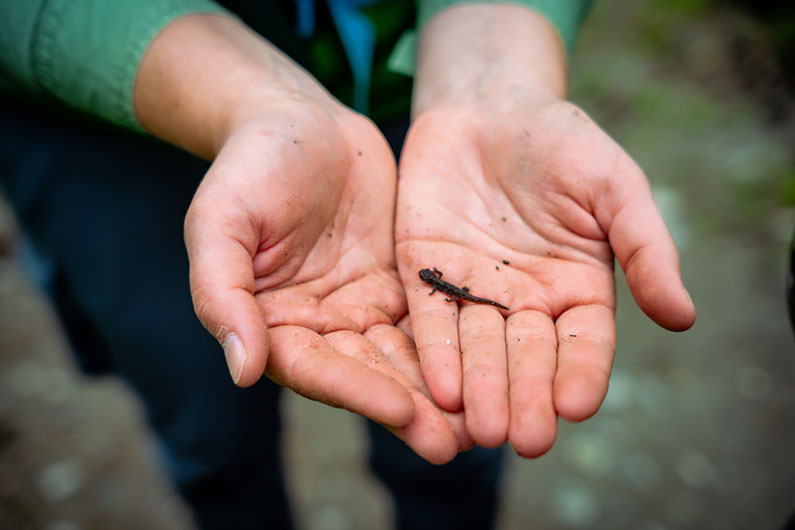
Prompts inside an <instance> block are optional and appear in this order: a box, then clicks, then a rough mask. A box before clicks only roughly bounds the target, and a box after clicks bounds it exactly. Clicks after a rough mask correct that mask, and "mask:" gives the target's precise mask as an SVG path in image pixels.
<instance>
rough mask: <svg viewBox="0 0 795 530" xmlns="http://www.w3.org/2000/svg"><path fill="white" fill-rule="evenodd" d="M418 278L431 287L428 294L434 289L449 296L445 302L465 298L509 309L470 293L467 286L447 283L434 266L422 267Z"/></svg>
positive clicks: (433, 291) (477, 302) (469, 300)
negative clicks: (431, 267)
mask: <svg viewBox="0 0 795 530" xmlns="http://www.w3.org/2000/svg"><path fill="white" fill-rule="evenodd" d="M420 279H421V280H422V281H424V282H425V283H427V284H429V285H431V287H433V289H431V292H430V293H428V296H430V295H432V294H433V293H435V292H436V291H441V292H443V293H444V294H446V295H447V296H449V297H450V298H445V299H444V301H445V302H455V301H457V300H466V301H467V302H475V303H476V304H489V305H493V306H494V307H499V308H500V309H504V310H506V311H510V309H508V308H507V307H505V306H504V305H502V304H500V303H497V302H495V301H494V300H489V299H488V298H481V297H479V296H475V295H473V294H470V292H469V287H456V286H455V285H453V284H452V283H447V282H446V281H444V280H442V271H440V270H439V269H437V268H436V267H434V268H433V270H431V269H422V270H421V271H420Z"/></svg>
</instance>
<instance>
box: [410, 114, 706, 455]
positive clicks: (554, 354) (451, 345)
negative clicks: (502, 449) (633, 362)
mask: <svg viewBox="0 0 795 530" xmlns="http://www.w3.org/2000/svg"><path fill="white" fill-rule="evenodd" d="M396 240H397V257H398V268H399V270H400V276H401V279H402V280H403V283H404V286H405V287H406V290H407V297H408V303H409V312H410V315H411V323H412V327H413V331H414V338H415V341H416V343H417V347H418V350H419V356H420V360H421V365H422V371H423V374H424V375H425V379H426V381H427V383H428V386H429V388H430V391H431V394H432V395H433V397H434V398H435V399H436V401H437V402H438V403H439V404H440V405H441V406H442V407H443V408H445V409H447V410H459V409H460V408H461V407H462V406H463V408H464V409H465V411H466V424H467V428H468V430H469V432H470V434H471V435H472V437H473V439H474V440H475V441H476V442H478V443H480V444H482V445H486V446H496V445H499V444H501V443H503V442H504V441H505V440H506V439H509V440H510V442H511V444H512V445H513V446H514V448H515V449H516V450H517V451H518V452H519V453H520V454H523V455H526V456H536V455H539V454H542V453H543V452H545V451H546V450H547V449H548V448H549V447H550V446H551V445H552V443H553V442H554V439H555V436H556V420H557V416H558V415H561V416H563V417H564V418H566V419H568V420H572V421H579V420H582V419H585V418H587V417H589V416H591V415H592V414H594V413H595V412H596V411H597V410H598V408H599V406H600V404H601V402H602V400H603V398H604V396H605V393H606V391H607V384H608V379H609V375H610V370H611V367H612V360H613V353H614V350H615V330H614V327H615V325H614V309H615V295H614V280H613V253H615V255H616V257H617V258H618V260H619V262H620V263H621V266H622V267H623V268H624V270H625V271H626V273H627V279H628V282H629V284H630V287H631V289H632V292H633V294H634V296H635V298H636V300H637V302H638V304H639V305H640V307H641V308H642V309H643V310H644V311H645V312H646V313H647V314H648V315H649V316H650V317H651V318H652V319H654V320H655V321H656V322H658V323H659V324H661V325H663V326H665V327H667V328H669V329H685V328H687V327H689V326H690V325H691V324H692V321H693V319H694V311H693V308H692V304H691V302H690V300H689V298H688V296H687V294H686V292H685V290H684V288H683V286H682V284H681V279H680V276H679V266H678V256H677V253H676V249H675V247H674V245H673V243H672V241H671V238H670V235H669V234H668V231H667V229H666V227H665V225H664V223H663V221H662V219H661V217H660V215H659V213H658V212H657V209H656V207H655V206H654V202H653V199H652V195H651V192H650V189H649V186H648V183H647V181H646V179H645V177H644V176H643V173H642V172H641V171H640V170H639V169H638V168H637V166H636V165H635V164H634V163H633V162H632V161H631V159H630V158H629V157H628V156H627V155H626V154H625V153H624V152H623V151H622V150H621V149H620V147H619V146H618V145H616V144H615V143H614V142H613V141H612V140H611V139H610V138H609V137H608V136H607V135H605V134H604V133H603V132H602V131H601V130H600V129H599V128H598V127H597V126H596V125H595V124H594V123H593V122H592V121H591V120H590V119H589V118H587V116H585V114H584V113H583V112H582V111H580V110H579V109H577V108H576V107H575V106H573V105H570V104H568V103H565V102H561V101H553V102H548V103H543V104H538V103H531V102H523V101H510V102H506V103H505V104H504V106H503V108H497V109H495V108H493V107H492V108H489V109H488V110H485V109H484V110H482V111H481V110H479V109H477V108H472V107H467V108H456V107H442V108H438V109H434V110H432V111H429V112H427V113H425V114H424V115H422V116H420V117H419V119H417V120H416V122H415V123H414V125H413V126H412V130H411V131H410V133H409V137H408V139H407V142H406V147H405V149H404V153H403V157H402V159H401V166H400V186H399V194H398V211H397V223H396ZM431 267H436V268H438V269H439V270H441V271H442V272H443V273H444V276H443V279H444V280H446V281H448V282H450V283H452V284H454V285H456V286H458V287H464V286H466V287H468V288H469V289H470V292H471V293H472V294H474V295H476V296H479V297H484V298H488V299H492V300H495V301H497V302H498V303H500V304H502V305H505V306H508V307H509V310H508V311H505V310H500V309H497V308H496V307H493V306H491V305H479V304H473V303H469V302H463V303H461V304H460V308H459V306H458V305H457V304H453V303H449V302H446V301H445V296H444V295H442V294H441V293H437V294H434V295H433V296H428V294H429V293H430V291H431V287H430V286H429V285H426V284H425V283H423V282H422V280H421V279H420V278H419V276H418V271H419V270H420V269H423V268H431Z"/></svg>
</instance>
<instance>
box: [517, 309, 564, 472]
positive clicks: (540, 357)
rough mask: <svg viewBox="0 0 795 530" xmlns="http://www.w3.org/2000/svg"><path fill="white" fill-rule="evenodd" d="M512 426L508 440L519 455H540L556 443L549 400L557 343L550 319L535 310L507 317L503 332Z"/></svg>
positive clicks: (555, 362)
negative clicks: (506, 352)
mask: <svg viewBox="0 0 795 530" xmlns="http://www.w3.org/2000/svg"><path fill="white" fill-rule="evenodd" d="M505 343H506V345H507V351H508V376H509V393H510V410H511V423H510V427H509V431H508V438H509V440H510V442H511V446H512V447H513V448H514V450H515V451H516V452H517V453H518V454H520V455H521V456H524V457H527V458H535V457H538V456H541V455H543V454H544V453H546V452H547V451H549V449H550V448H551V447H552V444H553V443H555V438H556V436H557V420H558V415H557V413H556V412H555V405H554V402H553V399H552V381H553V378H554V377H555V369H556V366H557V346H558V340H557V336H556V331H555V324H554V323H553V322H552V319H551V318H550V317H549V316H548V315H545V314H543V313H540V312H538V311H521V312H519V313H516V314H513V315H511V316H510V317H508V321H507V322H506V330H505Z"/></svg>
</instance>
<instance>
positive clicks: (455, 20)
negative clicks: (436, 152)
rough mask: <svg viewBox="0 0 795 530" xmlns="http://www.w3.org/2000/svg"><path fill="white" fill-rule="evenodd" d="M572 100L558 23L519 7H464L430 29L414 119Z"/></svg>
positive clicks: (424, 39) (421, 56) (422, 44)
mask: <svg viewBox="0 0 795 530" xmlns="http://www.w3.org/2000/svg"><path fill="white" fill-rule="evenodd" d="M565 97H566V52H565V47H564V44H563V41H562V40H561V38H560V35H559V34H558V32H557V30H556V29H555V28H554V26H552V24H551V23H550V22H549V21H548V20H547V19H546V18H544V17H543V16H542V15H540V14H539V13H537V12H535V11H533V10H532V9H528V8H525V7H522V6H516V5H508V4H501V5H462V6H456V7H452V8H448V9H445V10H444V11H442V12H440V13H439V14H438V15H437V16H435V17H434V18H433V19H431V21H430V22H429V23H428V24H427V25H426V26H425V28H424V29H423V32H422V34H421V35H420V41H419V47H418V61H417V74H416V76H415V87H414V101H413V108H412V111H413V115H414V116H415V117H416V116H417V115H419V114H421V113H423V112H425V111H427V110H431V109H433V108H438V107H440V106H461V105H470V106H471V105H473V104H475V105H482V104H484V103H487V102H488V104H494V102H501V101H506V100H510V101H515V100H517V99H521V100H526V99H528V98H529V99H531V100H537V101H550V100H556V99H564V98H565Z"/></svg>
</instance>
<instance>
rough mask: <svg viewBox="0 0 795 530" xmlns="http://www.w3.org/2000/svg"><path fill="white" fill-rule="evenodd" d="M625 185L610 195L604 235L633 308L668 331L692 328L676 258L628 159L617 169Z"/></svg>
mask: <svg viewBox="0 0 795 530" xmlns="http://www.w3.org/2000/svg"><path fill="white" fill-rule="evenodd" d="M618 171H619V172H620V173H622V175H619V177H624V178H623V179H622V180H625V181H626V183H627V184H623V186H624V188H623V189H624V190H625V191H623V192H614V193H613V194H612V197H611V198H612V199H613V201H614V203H613V204H612V205H611V207H612V208H611V209H612V210H613V212H612V215H611V220H610V222H609V228H608V237H609V239H610V245H611V246H612V248H613V252H614V253H615V255H616V258H617V259H618V262H619V263H620V264H621V268H623V269H624V272H625V274H626V276H627V283H628V284H629V288H630V290H631V291H632V296H633V297H634V298H635V301H636V302H637V303H638V306H639V307H640V308H641V309H642V310H643V311H644V312H645V313H646V314H647V315H648V316H649V317H650V318H651V319H652V320H654V321H655V322H657V323H658V324H659V325H661V326H663V327H664V328H666V329H670V330H672V331H682V330H685V329H688V328H689V327H690V326H692V325H693V322H694V321H695V318H696V313H695V308H694V307H693V302H692V300H691V299H690V296H689V295H688V294H687V290H686V289H685V287H684V284H683V283H682V276H681V273H680V270H679V254H678V252H677V251H676V246H675V245H674V242H673V239H671V234H670V233H669V232H668V228H667V227H666V226H665V222H664V221H663V219H662V216H661V215H660V212H659V211H658V210H657V206H656V205H655V204H654V198H653V197H652V194H651V189H650V188H649V185H648V182H647V181H646V178H645V176H643V173H642V172H641V171H640V169H639V168H638V167H637V166H635V165H634V163H632V162H631V161H629V162H626V163H625V164H624V165H623V166H619V169H618Z"/></svg>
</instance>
